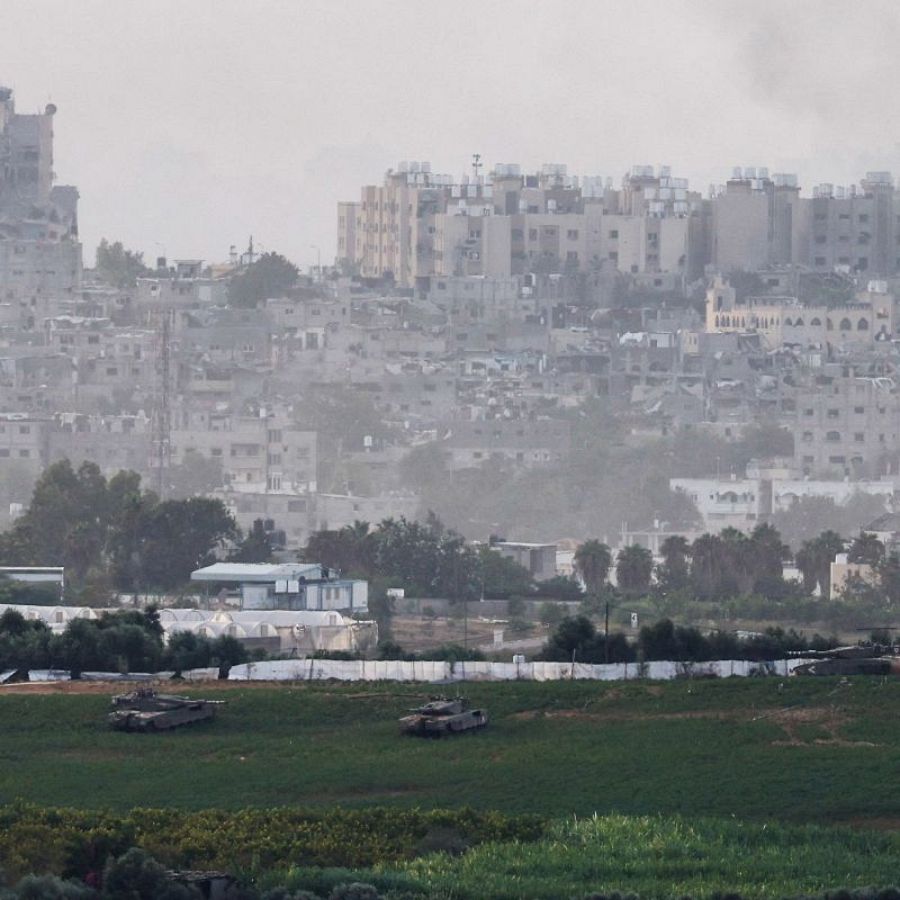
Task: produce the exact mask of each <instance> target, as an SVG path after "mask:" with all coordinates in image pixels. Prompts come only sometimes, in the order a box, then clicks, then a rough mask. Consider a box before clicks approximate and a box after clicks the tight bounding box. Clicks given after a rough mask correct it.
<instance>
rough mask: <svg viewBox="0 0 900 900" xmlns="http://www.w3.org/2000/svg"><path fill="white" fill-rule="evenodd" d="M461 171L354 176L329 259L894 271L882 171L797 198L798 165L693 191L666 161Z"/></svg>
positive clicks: (415, 266) (467, 272) (684, 270)
mask: <svg viewBox="0 0 900 900" xmlns="http://www.w3.org/2000/svg"><path fill="white" fill-rule="evenodd" d="M473 168H474V169H475V171H474V173H473V174H472V175H471V176H469V175H465V176H463V177H462V178H460V179H454V178H452V177H451V176H448V175H438V174H434V173H432V172H431V167H430V165H429V164H428V163H425V162H423V163H416V162H413V163H406V162H403V163H400V165H399V166H398V169H397V170H396V171H394V170H390V171H389V172H388V173H387V175H386V176H385V180H384V184H383V185H380V186H378V185H369V186H366V187H363V188H362V192H361V196H360V200H359V202H345V203H340V204H339V205H338V261H339V262H340V263H341V264H343V265H344V266H346V267H349V268H351V269H354V270H355V271H357V272H358V273H359V274H360V275H361V276H363V277H364V278H372V279H378V278H393V280H394V281H395V282H396V283H397V284H398V285H400V286H401V287H406V288H412V287H415V286H427V285H428V283H429V279H430V278H431V277H432V276H436V277H442V278H448V277H454V276H457V277H459V276H479V275H480V276H489V277H495V278H508V277H511V276H519V275H524V274H528V273H553V272H558V273H570V274H574V273H591V272H599V271H609V272H618V273H623V274H626V275H631V276H638V277H639V278H641V279H643V277H644V276H652V277H653V278H652V281H651V284H655V285H656V286H658V287H663V288H664V289H671V287H672V286H673V285H675V286H682V285H684V284H685V283H687V282H689V281H693V280H695V279H696V278H699V277H700V276H702V275H703V274H704V272H706V271H708V270H710V269H711V270H713V271H718V272H730V271H733V270H735V269H741V270H744V271H759V270H764V269H771V268H777V267H785V266H798V267H803V268H805V269H808V270H811V271H818V272H828V271H833V270H835V269H837V270H845V271H847V272H853V273H867V275H868V276H870V277H885V276H891V275H893V274H895V273H896V272H898V271H900V193H898V192H897V191H896V189H895V185H894V181H893V178H892V176H891V174H890V173H888V172H869V173H868V174H867V175H866V177H865V178H864V179H863V180H862V182H861V183H860V185H859V186H852V187H849V188H842V187H835V186H833V185H819V186H817V187H816V188H815V189H814V190H813V195H812V196H811V197H801V195H800V186H799V182H798V179H797V176H796V175H793V174H773V175H771V176H770V175H769V171H768V169H766V168H738V169H735V170H734V171H733V174H732V177H731V178H730V179H729V180H728V181H727V183H726V184H725V185H722V186H713V187H712V189H711V190H710V192H709V195H708V196H707V197H702V196H701V195H700V194H699V193H698V192H696V191H691V190H690V189H689V187H688V183H687V180H686V179H684V178H677V177H674V176H673V175H672V174H671V171H670V169H669V168H668V167H667V166H660V167H658V168H657V169H654V168H653V167H651V166H635V167H634V168H633V169H632V171H631V172H630V173H629V174H628V175H627V176H626V177H625V178H624V179H623V180H622V182H621V185H620V187H618V188H614V187H613V184H612V179H609V178H605V179H604V178H601V177H577V176H572V175H569V174H568V171H567V169H566V167H565V166H563V165H545V166H543V167H542V168H541V170H540V171H539V172H537V173H535V174H523V172H522V170H521V168H520V167H519V166H517V165H512V164H498V165H496V166H495V167H494V169H493V170H492V171H490V172H489V173H488V174H486V175H484V174H481V173H480V164H479V163H478V162H477V161H476V164H475V166H474V167H473ZM661 276H667V277H661Z"/></svg>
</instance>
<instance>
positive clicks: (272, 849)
mask: <svg viewBox="0 0 900 900" xmlns="http://www.w3.org/2000/svg"><path fill="white" fill-rule="evenodd" d="M543 829H544V823H543V821H542V820H541V819H540V818H538V817H537V816H517V817H510V816H505V815H502V814H500V813H496V812H477V811H474V810H471V809H460V810H453V811H442V810H431V811H422V810H417V809H412V810H400V809H380V808H372V809H366V810H344V809H334V810H330V811H323V812H307V811H302V810H296V809H287V808H281V809H270V810H263V809H245V810H238V811H227V812H226V811H216V810H207V811H201V812H183V811H177V810H161V809H134V810H132V811H131V812H129V813H127V814H117V813H112V812H96V811H92V812H89V811H83V810H73V809H47V808H41V807H37V806H32V805H29V804H12V805H9V806H5V807H0V867H2V869H3V871H4V872H5V873H6V875H7V877H18V876H20V875H24V874H28V873H39V874H43V873H52V874H57V875H63V876H67V877H68V876H76V877H78V876H83V875H84V874H86V873H87V872H89V871H92V870H95V871H98V870H100V869H101V868H102V866H103V864H104V862H105V860H106V859H107V858H108V857H109V856H110V855H119V854H121V853H123V852H125V851H126V850H127V849H129V848H130V847H140V848H141V849H143V850H146V851H147V852H148V853H150V854H151V855H152V856H153V857H155V858H156V859H157V860H159V861H160V862H161V863H163V864H164V865H166V866H169V867H171V868H176V869H225V870H228V871H231V872H236V873H250V874H252V873H257V872H265V871H271V870H275V869H287V868H290V867H292V866H315V867H327V866H345V867H352V868H360V867H368V866H373V865H375V864H382V865H384V864H397V863H400V862H401V861H404V860H409V859H412V858H413V857H415V856H416V855H417V854H420V853H430V852H433V851H435V850H452V851H456V850H463V849H466V848H468V847H470V846H474V845H478V844H481V843H484V842H487V841H494V842H506V841H513V840H515V841H531V840H535V839H537V838H538V837H539V836H540V835H541V833H542V831H543Z"/></svg>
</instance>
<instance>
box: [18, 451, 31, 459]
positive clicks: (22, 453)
mask: <svg viewBox="0 0 900 900" xmlns="http://www.w3.org/2000/svg"><path fill="white" fill-rule="evenodd" d="M19 456H20V457H21V458H22V459H28V457H29V456H31V451H30V450H20V451H19Z"/></svg>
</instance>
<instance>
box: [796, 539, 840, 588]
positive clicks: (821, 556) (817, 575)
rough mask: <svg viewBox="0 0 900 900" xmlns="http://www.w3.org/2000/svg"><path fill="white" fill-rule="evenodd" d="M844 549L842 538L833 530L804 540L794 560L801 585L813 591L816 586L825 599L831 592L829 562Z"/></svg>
mask: <svg viewBox="0 0 900 900" xmlns="http://www.w3.org/2000/svg"><path fill="white" fill-rule="evenodd" d="M843 550H844V539H843V538H842V537H841V536H840V535H839V534H837V533H836V532H834V531H823V532H822V533H821V534H820V535H819V536H818V537H816V538H813V539H812V540H810V541H804V542H803V545H802V546H801V547H800V549H799V550H798V551H797V555H796V556H795V557H794V562H795V563H796V564H797V568H798V569H800V572H801V574H802V575H803V587H804V589H805V590H806V591H807V593H810V594H811V593H813V592H814V591H815V590H816V588H817V587H818V588H819V589H820V591H821V596H822V597H824V598H825V599H828V597H829V596H830V594H831V564H832V563H833V562H834V558H835V556H836V555H837V554H838V553H842V552H843Z"/></svg>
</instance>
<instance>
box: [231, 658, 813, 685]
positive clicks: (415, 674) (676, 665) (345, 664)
mask: <svg viewBox="0 0 900 900" xmlns="http://www.w3.org/2000/svg"><path fill="white" fill-rule="evenodd" d="M803 662H804V660H800V659H779V660H774V661H772V662H764V663H755V662H748V661H747V660H741V659H733V660H730V659H725V660H715V661H712V662H700V663H682V662H667V661H664V660H663V661H653V662H648V663H610V664H609V665H592V664H589V663H578V662H576V663H574V664H573V663H557V662H525V663H500V662H457V663H449V662H437V661H428V660H422V661H419V660H417V661H415V662H403V661H400V660H397V661H394V660H366V659H358V660H357V659H354V660H335V659H296V660H272V661H268V662H256V663H244V664H242V665H239V666H233V667H232V669H231V671H230V673H229V675H228V678H229V680H231V681H327V680H329V679H335V680H337V681H423V682H449V681H572V680H590V681H629V680H632V679H636V678H646V679H651V680H655V681H669V680H671V679H673V678H729V677H736V678H745V677H747V676H750V675H776V676H782V677H785V676H787V675H789V674H790V672H791V671H792V670H793V669H794V667H795V666H798V665H801V664H802V663H803Z"/></svg>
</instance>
